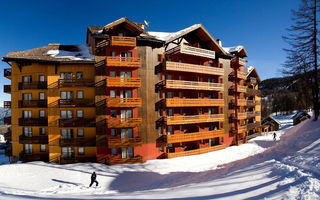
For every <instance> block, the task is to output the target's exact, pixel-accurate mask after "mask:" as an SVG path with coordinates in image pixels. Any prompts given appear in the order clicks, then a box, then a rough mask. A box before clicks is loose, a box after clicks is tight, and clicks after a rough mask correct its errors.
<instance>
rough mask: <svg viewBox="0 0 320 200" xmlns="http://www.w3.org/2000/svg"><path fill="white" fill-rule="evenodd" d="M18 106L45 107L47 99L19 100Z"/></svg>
mask: <svg viewBox="0 0 320 200" xmlns="http://www.w3.org/2000/svg"><path fill="white" fill-rule="evenodd" d="M18 107H19V108H47V107H48V102H47V100H20V101H19V102H18Z"/></svg>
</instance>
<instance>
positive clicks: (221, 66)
mask: <svg viewBox="0 0 320 200" xmlns="http://www.w3.org/2000/svg"><path fill="white" fill-rule="evenodd" d="M230 66H231V65H230ZM220 68H223V64H222V63H220Z"/></svg>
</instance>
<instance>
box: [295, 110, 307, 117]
mask: <svg viewBox="0 0 320 200" xmlns="http://www.w3.org/2000/svg"><path fill="white" fill-rule="evenodd" d="M302 114H306V115H309V114H308V113H307V112H306V111H304V110H300V111H299V112H297V113H296V114H295V115H293V117H292V118H291V119H296V118H297V117H299V116H300V115H302Z"/></svg>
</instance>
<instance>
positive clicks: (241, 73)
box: [237, 70, 247, 80]
mask: <svg viewBox="0 0 320 200" xmlns="http://www.w3.org/2000/svg"><path fill="white" fill-rule="evenodd" d="M237 78H239V79H242V80H245V79H247V72H246V71H244V70H240V71H237Z"/></svg>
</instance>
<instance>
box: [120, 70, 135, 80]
mask: <svg viewBox="0 0 320 200" xmlns="http://www.w3.org/2000/svg"><path fill="white" fill-rule="evenodd" d="M120 77H121V78H125V77H126V78H131V77H132V72H123V71H122V72H120Z"/></svg>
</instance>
